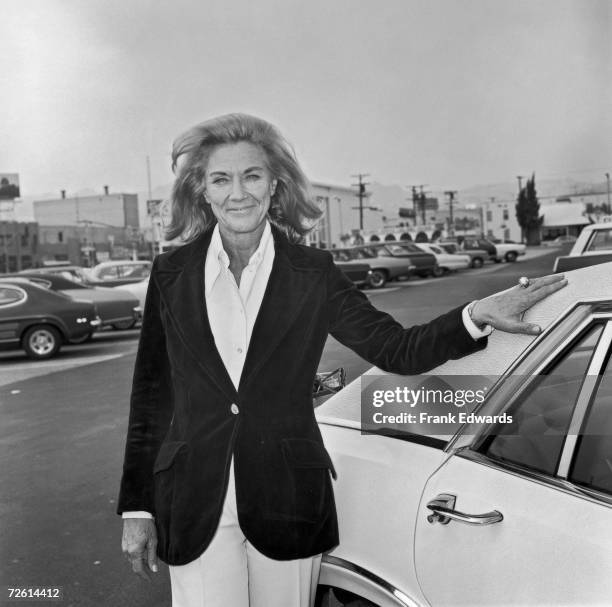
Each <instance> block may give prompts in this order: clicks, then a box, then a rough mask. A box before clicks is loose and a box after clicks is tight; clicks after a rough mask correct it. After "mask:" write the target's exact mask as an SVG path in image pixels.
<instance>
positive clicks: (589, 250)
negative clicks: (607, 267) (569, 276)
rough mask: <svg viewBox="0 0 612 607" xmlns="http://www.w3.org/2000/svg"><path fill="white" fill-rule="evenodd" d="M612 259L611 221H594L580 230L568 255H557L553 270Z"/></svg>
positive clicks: (565, 269)
mask: <svg viewBox="0 0 612 607" xmlns="http://www.w3.org/2000/svg"><path fill="white" fill-rule="evenodd" d="M607 261H612V222H603V223H594V224H591V225H590V226H586V227H585V228H583V229H582V232H580V236H578V238H577V239H576V242H575V243H574V246H573V247H572V249H571V251H570V252H569V255H566V256H562V257H557V259H556V260H555V265H554V266H553V272H566V271H568V270H575V269H576V268H584V267H586V266H592V265H595V264H600V263H605V262H607Z"/></svg>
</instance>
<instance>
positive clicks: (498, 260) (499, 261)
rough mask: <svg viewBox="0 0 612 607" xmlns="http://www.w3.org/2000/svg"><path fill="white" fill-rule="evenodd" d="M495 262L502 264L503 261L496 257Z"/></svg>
mask: <svg viewBox="0 0 612 607" xmlns="http://www.w3.org/2000/svg"><path fill="white" fill-rule="evenodd" d="M493 261H494V262H495V263H501V262H502V260H501V259H500V258H499V257H496V258H495V259H494V260H493Z"/></svg>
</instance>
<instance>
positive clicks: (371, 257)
mask: <svg viewBox="0 0 612 607" xmlns="http://www.w3.org/2000/svg"><path fill="white" fill-rule="evenodd" d="M329 252H330V253H331V254H332V257H333V258H334V261H335V262H336V263H343V264H346V265H362V264H364V263H367V264H368V265H369V266H370V269H371V271H372V273H371V275H370V279H369V285H370V286H371V287H372V288H374V289H381V288H382V287H384V286H385V284H386V283H387V281H389V280H393V279H395V278H399V277H407V276H410V275H411V274H412V273H413V272H414V270H415V266H414V264H413V263H411V260H409V259H405V258H394V257H392V256H390V255H387V256H383V255H379V254H378V253H379V249H378V248H377V247H374V246H360V247H350V248H344V249H330V251H329ZM381 252H382V253H384V252H385V251H381Z"/></svg>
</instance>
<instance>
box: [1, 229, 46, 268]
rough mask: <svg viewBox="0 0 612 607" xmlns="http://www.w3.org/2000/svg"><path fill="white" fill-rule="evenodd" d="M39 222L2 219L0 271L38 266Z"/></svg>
mask: <svg viewBox="0 0 612 607" xmlns="http://www.w3.org/2000/svg"><path fill="white" fill-rule="evenodd" d="M38 238H39V236H38V224H36V223H35V222H33V221H9V220H0V273H2V272H19V271H20V270H27V269H28V268H33V267H36V266H37V265H38V263H39V255H38V248H39V247H38Z"/></svg>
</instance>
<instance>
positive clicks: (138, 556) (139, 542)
mask: <svg viewBox="0 0 612 607" xmlns="http://www.w3.org/2000/svg"><path fill="white" fill-rule="evenodd" d="M121 550H122V551H123V554H125V556H126V558H127V559H128V561H130V563H131V564H132V571H133V572H134V573H136V574H137V575H139V576H140V577H141V578H143V579H145V580H147V581H151V578H150V577H149V574H148V572H147V568H148V569H150V570H151V571H153V572H155V573H157V556H156V550H157V531H156V530H155V522H154V521H153V519H150V518H126V519H123V538H122V540H121Z"/></svg>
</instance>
